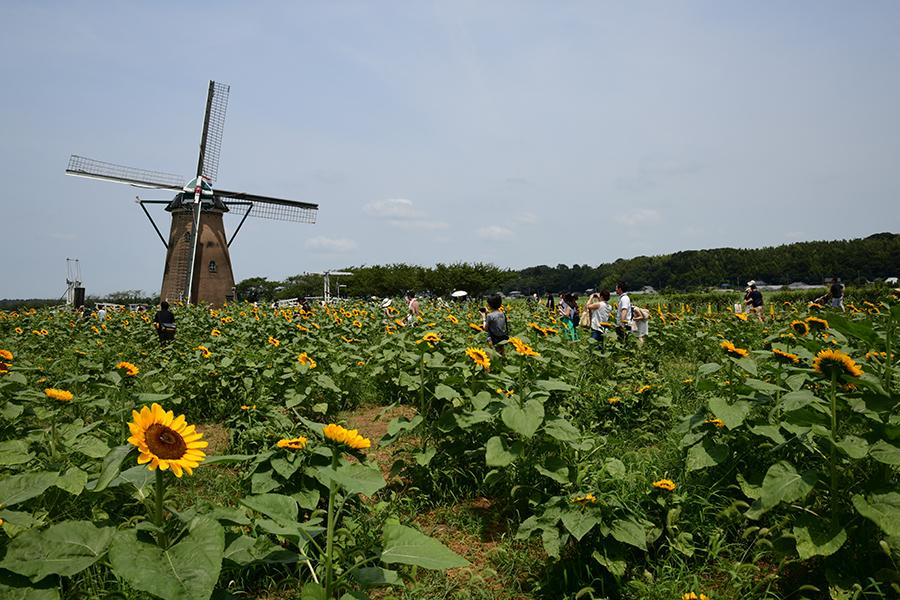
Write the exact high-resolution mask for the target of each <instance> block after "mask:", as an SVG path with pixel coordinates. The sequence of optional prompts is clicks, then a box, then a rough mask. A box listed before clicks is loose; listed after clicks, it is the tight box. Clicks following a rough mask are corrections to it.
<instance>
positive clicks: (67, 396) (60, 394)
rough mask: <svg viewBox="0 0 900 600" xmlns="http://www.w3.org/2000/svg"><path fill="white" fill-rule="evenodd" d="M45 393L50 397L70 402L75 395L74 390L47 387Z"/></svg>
mask: <svg viewBox="0 0 900 600" xmlns="http://www.w3.org/2000/svg"><path fill="white" fill-rule="evenodd" d="M44 393H45V394H47V396H48V397H49V398H53V399H54V400H59V401H60V402H68V401H69V400H71V399H72V398H74V397H75V396H74V395H73V394H72V392H67V391H65V390H54V389H53V388H47V389H45V390H44Z"/></svg>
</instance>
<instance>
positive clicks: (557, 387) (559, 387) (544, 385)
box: [534, 379, 575, 392]
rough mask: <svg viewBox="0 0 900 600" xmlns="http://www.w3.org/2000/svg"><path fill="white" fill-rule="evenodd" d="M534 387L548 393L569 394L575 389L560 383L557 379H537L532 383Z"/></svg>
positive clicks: (562, 382) (563, 382)
mask: <svg viewBox="0 0 900 600" xmlns="http://www.w3.org/2000/svg"><path fill="white" fill-rule="evenodd" d="M534 385H536V386H537V387H539V388H541V389H542V390H547V391H548V392H554V391H559V392H569V391H572V390H574V389H575V386H574V385H571V384H568V383H566V382H565V381H561V380H559V379H539V380H537V381H535V382H534Z"/></svg>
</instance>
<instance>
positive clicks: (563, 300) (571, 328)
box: [559, 292, 578, 342]
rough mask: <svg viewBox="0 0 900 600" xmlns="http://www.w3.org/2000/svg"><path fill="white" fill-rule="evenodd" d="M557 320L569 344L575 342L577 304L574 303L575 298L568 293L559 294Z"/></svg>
mask: <svg viewBox="0 0 900 600" xmlns="http://www.w3.org/2000/svg"><path fill="white" fill-rule="evenodd" d="M559 318H560V319H561V320H562V322H563V328H564V329H565V330H566V339H567V340H569V341H570V342H577V341H578V331H577V330H576V329H575V327H576V325H578V303H577V302H576V301H575V297H574V296H573V295H572V294H570V293H568V292H563V293H561V294H560V301H559Z"/></svg>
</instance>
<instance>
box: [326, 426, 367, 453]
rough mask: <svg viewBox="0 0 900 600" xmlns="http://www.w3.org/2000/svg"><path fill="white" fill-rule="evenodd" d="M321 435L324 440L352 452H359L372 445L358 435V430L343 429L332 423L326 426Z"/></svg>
mask: <svg viewBox="0 0 900 600" xmlns="http://www.w3.org/2000/svg"><path fill="white" fill-rule="evenodd" d="M322 433H323V434H325V439H328V440H331V441H333V442H337V443H339V444H345V445H347V446H349V447H350V448H353V449H354V450H361V449H363V448H368V447H370V446H371V445H372V442H371V440H369V438H364V437H363V436H361V435H359V431H358V430H356V429H344V428H343V427H341V426H340V425H335V424H334V423H331V424H329V425H326V426H325V427H324V428H323V429H322Z"/></svg>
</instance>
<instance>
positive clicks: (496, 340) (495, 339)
mask: <svg viewBox="0 0 900 600" xmlns="http://www.w3.org/2000/svg"><path fill="white" fill-rule="evenodd" d="M487 304H488V306H489V307H490V309H491V312H488V311H487V310H486V309H485V308H484V307H483V306H482V307H481V309H480V310H481V328H482V329H484V330H485V331H486V332H487V335H488V342H489V344H490V346H491V348H493V349H494V350H496V351H497V352H499V353H500V356H504V349H503V344H501V343H500V342H505V341H506V340H508V339H509V324H508V323H507V320H506V315H505V314H504V313H503V311H502V310H500V306H501V305H502V304H503V299H502V298H501V297H500V294H491V295H490V296H488V299H487Z"/></svg>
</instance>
